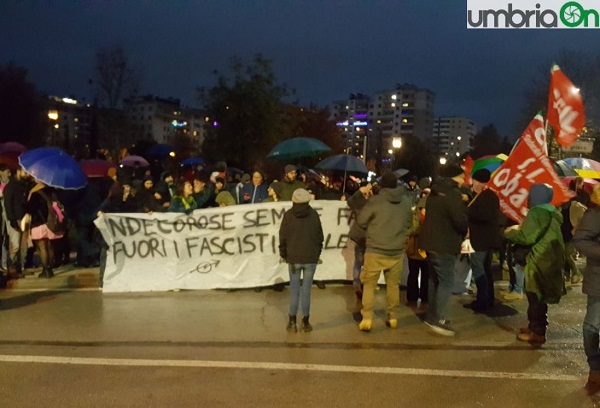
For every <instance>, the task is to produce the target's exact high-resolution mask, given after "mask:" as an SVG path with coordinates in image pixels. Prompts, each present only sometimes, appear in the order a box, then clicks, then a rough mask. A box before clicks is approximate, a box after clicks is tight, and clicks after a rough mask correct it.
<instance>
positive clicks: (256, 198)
mask: <svg viewBox="0 0 600 408" xmlns="http://www.w3.org/2000/svg"><path fill="white" fill-rule="evenodd" d="M268 196H269V192H268V187H267V185H266V184H265V178H264V176H263V175H262V173H261V172H260V171H258V170H255V171H254V172H253V173H252V182H250V183H247V184H244V186H243V187H242V188H241V190H240V204H256V203H262V202H263V201H264V200H265V199H266V198H267V197H268Z"/></svg>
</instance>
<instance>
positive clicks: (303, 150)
mask: <svg viewBox="0 0 600 408" xmlns="http://www.w3.org/2000/svg"><path fill="white" fill-rule="evenodd" d="M329 151H331V148H330V147H329V146H327V145H326V144H325V143H323V142H321V141H320V140H317V139H313V138H310V137H295V138H293V139H288V140H284V141H283V142H281V143H279V144H278V145H277V146H275V147H274V148H273V149H271V151H270V152H269V154H267V158H268V159H274V160H282V161H283V160H295V159H299V158H300V157H314V156H318V155H320V154H323V153H327V152H329Z"/></svg>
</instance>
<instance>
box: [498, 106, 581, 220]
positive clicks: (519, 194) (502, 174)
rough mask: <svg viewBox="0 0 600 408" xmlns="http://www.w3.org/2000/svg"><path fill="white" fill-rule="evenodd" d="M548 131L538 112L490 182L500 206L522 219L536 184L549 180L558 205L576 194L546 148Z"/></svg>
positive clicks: (504, 211) (511, 217)
mask: <svg viewBox="0 0 600 408" xmlns="http://www.w3.org/2000/svg"><path fill="white" fill-rule="evenodd" d="M545 140H546V132H545V130H544V121H543V118H542V116H541V115H536V116H535V118H533V120H532V121H531V123H530V124H529V126H528V127H527V129H525V131H524V132H523V134H522V135H521V138H520V139H519V141H518V143H517V145H516V146H515V148H514V149H513V151H512V152H511V153H510V155H509V156H508V159H506V161H505V162H504V163H502V165H501V166H500V167H499V168H498V170H496V173H494V175H493V177H492V179H491V180H490V181H489V183H488V184H487V186H488V188H489V189H490V190H492V191H494V192H495V193H496V195H497V196H498V199H499V200H500V210H501V211H502V212H503V213H504V214H505V215H506V216H507V217H509V218H510V219H512V220H513V221H516V222H518V223H520V222H521V221H523V219H524V218H525V216H526V215H527V211H528V207H527V198H528V197H529V189H530V188H531V186H532V185H533V184H539V183H546V184H549V185H551V186H552V188H553V189H554V197H553V198H552V204H553V205H555V206H558V205H560V204H562V203H564V202H565V201H568V200H569V199H570V198H571V197H573V193H572V192H570V191H569V189H568V188H567V186H566V185H565V184H564V183H563V182H562V181H561V180H560V178H559V177H558V175H557V174H556V171H554V166H553V164H552V161H551V160H550V158H549V157H548V155H547V154H546V152H545V151H544V146H545Z"/></svg>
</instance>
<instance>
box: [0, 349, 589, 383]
mask: <svg viewBox="0 0 600 408" xmlns="http://www.w3.org/2000/svg"><path fill="white" fill-rule="evenodd" d="M0 362H5V363H40V364H65V365H96V366H119V367H123V366H129V367H182V368H238V369H250V370H295V371H324V372H337V373H361V374H362V373H364V374H395V375H420V376H433V377H461V378H493V379H509V380H545V381H548V380H550V381H582V379H583V378H584V376H583V375H582V376H577V375H561V374H537V373H509V372H493V371H459V370H433V369H424V368H401V367H361V366H346V365H327V364H292V363H268V362H247V361H210V360H149V359H120V358H86V357H55V356H22V355H0Z"/></svg>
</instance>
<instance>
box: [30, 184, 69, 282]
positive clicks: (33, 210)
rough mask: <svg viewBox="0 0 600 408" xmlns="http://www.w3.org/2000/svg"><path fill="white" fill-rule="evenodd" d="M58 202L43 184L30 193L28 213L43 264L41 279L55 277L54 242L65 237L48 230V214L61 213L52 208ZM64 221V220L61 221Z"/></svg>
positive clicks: (52, 192) (49, 189)
mask: <svg viewBox="0 0 600 408" xmlns="http://www.w3.org/2000/svg"><path fill="white" fill-rule="evenodd" d="M55 201H56V193H55V192H54V189H53V188H51V187H48V186H46V185H45V184H43V183H37V184H36V185H35V186H34V187H33V188H32V189H31V191H30V192H29V201H28V203H27V213H28V214H29V215H30V216H31V224H30V225H31V240H32V241H33V242H34V243H35V245H36V247H37V250H38V253H39V255H40V261H41V263H42V272H40V274H39V275H38V277H39V278H47V279H48V278H52V277H53V276H54V271H53V270H52V268H53V267H54V246H53V245H52V242H51V241H53V240H56V239H60V238H62V237H63V233H62V232H54V231H52V230H51V229H50V228H48V224H47V221H48V212H49V211H57V212H58V211H60V209H57V207H56V206H54V205H53V206H52V207H50V205H49V203H50V204H52V203H53V202H55ZM53 207H54V208H53ZM63 217H64V214H62V212H61V213H60V214H58V218H59V220H61V218H63ZM61 221H62V220H61Z"/></svg>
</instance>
